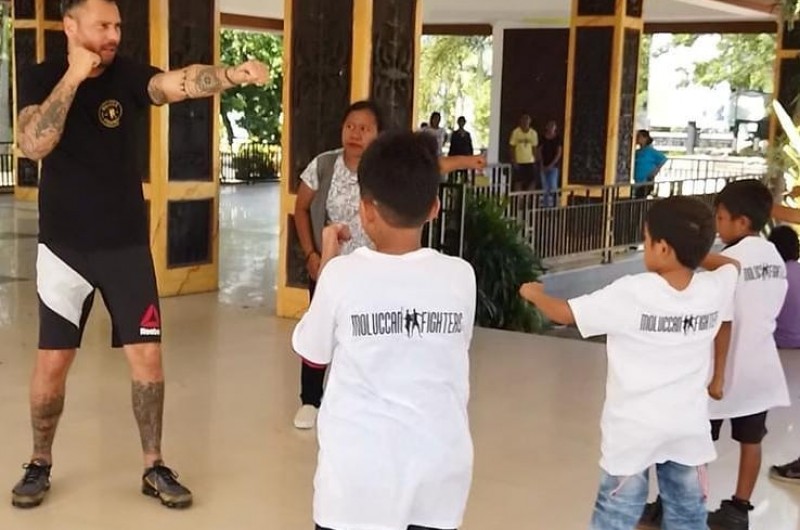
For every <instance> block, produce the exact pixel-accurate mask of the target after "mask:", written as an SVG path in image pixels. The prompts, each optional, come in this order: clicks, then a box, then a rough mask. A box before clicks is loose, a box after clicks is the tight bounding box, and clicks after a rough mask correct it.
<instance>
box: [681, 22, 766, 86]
mask: <svg viewBox="0 0 800 530" xmlns="http://www.w3.org/2000/svg"><path fill="white" fill-rule="evenodd" d="M698 38H700V35H674V36H673V37H672V45H673V46H685V47H692V46H694V44H695V43H696V42H697V40H698ZM775 47H776V42H775V35H772V34H767V33H761V34H724V35H720V36H719V41H718V42H717V50H718V51H719V54H718V55H717V56H716V57H714V58H713V59H710V60H707V61H698V62H696V63H695V64H694V67H693V70H692V71H691V72H687V84H688V82H693V83H697V84H699V85H701V86H706V87H710V88H713V87H716V86H718V85H720V84H722V83H723V82H726V81H727V82H728V83H729V84H730V86H731V89H732V90H758V91H761V92H772V85H773V68H774V61H775Z"/></svg>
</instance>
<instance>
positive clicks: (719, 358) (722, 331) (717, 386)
mask: <svg viewBox="0 0 800 530" xmlns="http://www.w3.org/2000/svg"><path fill="white" fill-rule="evenodd" d="M731 328H732V325H731V323H730V322H723V323H722V326H721V327H720V328H719V331H718V332H717V336H716V337H715V338H714V375H713V376H712V377H711V383H709V385H708V395H709V396H711V397H712V398H713V399H716V400H717V401H719V400H720V399H722V398H723V388H724V387H725V367H726V365H727V363H728V350H729V349H730V347H731Z"/></svg>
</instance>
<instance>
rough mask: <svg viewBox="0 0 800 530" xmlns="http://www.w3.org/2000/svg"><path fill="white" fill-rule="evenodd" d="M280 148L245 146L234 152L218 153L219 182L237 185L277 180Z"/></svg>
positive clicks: (257, 145)
mask: <svg viewBox="0 0 800 530" xmlns="http://www.w3.org/2000/svg"><path fill="white" fill-rule="evenodd" d="M280 172H281V146H280V145H270V144H245V145H243V146H241V147H240V148H239V149H237V150H236V151H235V152H222V153H220V178H219V179H220V182H221V183H223V184H239V183H247V184H251V183H254V182H262V181H270V180H278V179H279V178H280Z"/></svg>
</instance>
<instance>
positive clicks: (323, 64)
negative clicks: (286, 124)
mask: <svg viewBox="0 0 800 530" xmlns="http://www.w3.org/2000/svg"><path fill="white" fill-rule="evenodd" d="M293 2H294V3H293V8H292V13H293V20H292V42H291V50H292V53H291V60H292V64H291V73H292V76H291V92H290V93H291V103H290V108H289V109H288V113H289V118H290V119H291V123H292V127H291V138H290V146H291V147H290V150H289V153H288V154H289V167H290V175H289V178H290V181H289V182H290V189H291V190H292V191H293V192H295V191H296V190H297V186H298V185H299V179H300V174H301V173H302V172H303V170H304V169H305V168H306V166H307V165H308V163H309V162H311V160H312V159H313V158H314V157H315V156H317V155H318V154H320V153H322V152H324V151H328V150H330V149H335V148H337V147H339V146H340V145H341V137H342V134H341V131H342V117H343V115H344V111H345V109H346V108H347V106H348V105H349V104H350V78H351V56H352V35H351V31H352V25H353V0H337V1H336V2H331V1H330V0H293Z"/></svg>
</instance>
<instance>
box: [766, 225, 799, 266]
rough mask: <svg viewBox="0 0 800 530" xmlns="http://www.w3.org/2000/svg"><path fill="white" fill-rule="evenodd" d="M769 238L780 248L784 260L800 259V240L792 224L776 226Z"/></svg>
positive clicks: (779, 251)
mask: <svg viewBox="0 0 800 530" xmlns="http://www.w3.org/2000/svg"><path fill="white" fill-rule="evenodd" d="M769 240H770V241H771V242H772V244H773V245H775V248H777V249H778V253H779V254H780V255H781V257H782V258H783V261H798V260H800V241H798V239H797V232H795V231H794V228H792V227H791V226H786V225H781V226H776V227H775V228H774V229H773V230H772V232H770V234H769Z"/></svg>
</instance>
